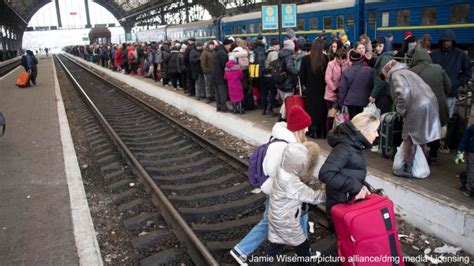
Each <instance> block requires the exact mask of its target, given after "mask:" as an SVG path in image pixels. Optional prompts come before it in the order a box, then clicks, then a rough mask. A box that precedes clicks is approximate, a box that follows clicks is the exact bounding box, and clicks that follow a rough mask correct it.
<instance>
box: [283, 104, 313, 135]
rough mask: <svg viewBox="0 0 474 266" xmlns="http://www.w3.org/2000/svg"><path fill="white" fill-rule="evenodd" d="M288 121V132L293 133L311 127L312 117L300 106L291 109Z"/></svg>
mask: <svg viewBox="0 0 474 266" xmlns="http://www.w3.org/2000/svg"><path fill="white" fill-rule="evenodd" d="M286 120H287V128H288V130H290V131H293V132H294V131H298V130H301V129H305V128H307V127H309V126H310V125H311V117H310V116H309V115H308V114H307V113H306V112H305V111H304V110H303V108H301V106H299V105H295V106H293V107H291V109H290V111H289V113H288V116H287V119H286Z"/></svg>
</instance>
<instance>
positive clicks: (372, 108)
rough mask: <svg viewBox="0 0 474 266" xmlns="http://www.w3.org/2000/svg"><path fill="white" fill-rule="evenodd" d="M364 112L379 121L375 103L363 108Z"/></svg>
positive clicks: (378, 110) (378, 112)
mask: <svg viewBox="0 0 474 266" xmlns="http://www.w3.org/2000/svg"><path fill="white" fill-rule="evenodd" d="M364 112H368V113H371V114H373V115H375V116H376V117H378V118H379V119H380V113H381V112H380V109H379V108H377V106H376V105H375V103H369V104H368V105H367V107H364Z"/></svg>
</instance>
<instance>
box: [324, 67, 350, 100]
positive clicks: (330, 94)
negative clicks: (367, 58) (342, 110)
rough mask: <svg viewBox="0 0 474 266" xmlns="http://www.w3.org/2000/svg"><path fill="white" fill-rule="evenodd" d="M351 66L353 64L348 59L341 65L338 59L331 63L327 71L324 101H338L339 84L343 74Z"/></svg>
mask: <svg viewBox="0 0 474 266" xmlns="http://www.w3.org/2000/svg"><path fill="white" fill-rule="evenodd" d="M350 66H351V62H350V61H349V60H348V59H346V60H345V61H344V62H343V63H342V64H341V65H339V64H338V63H337V61H336V59H334V60H332V61H331V62H329V64H328V67H327V69H326V77H325V80H326V91H325V92H324V99H325V100H327V101H331V102H335V101H337V93H338V87H339V82H340V81H341V77H342V72H343V71H344V70H346V69H347V68H349V67H350Z"/></svg>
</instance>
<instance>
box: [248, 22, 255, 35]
mask: <svg viewBox="0 0 474 266" xmlns="http://www.w3.org/2000/svg"><path fill="white" fill-rule="evenodd" d="M249 28H250V33H254V32H255V24H250V27H249Z"/></svg>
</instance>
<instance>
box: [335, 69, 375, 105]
mask: <svg viewBox="0 0 474 266" xmlns="http://www.w3.org/2000/svg"><path fill="white" fill-rule="evenodd" d="M373 84H374V79H373V78H372V69H371V68H370V67H368V66H364V65H363V64H362V63H361V62H352V66H351V67H350V68H348V69H346V70H345V71H344V72H342V78H341V81H340V83H339V95H338V105H339V106H340V107H342V106H344V105H348V106H360V107H363V106H367V104H368V103H369V95H370V92H371V90H372V86H373Z"/></svg>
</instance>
